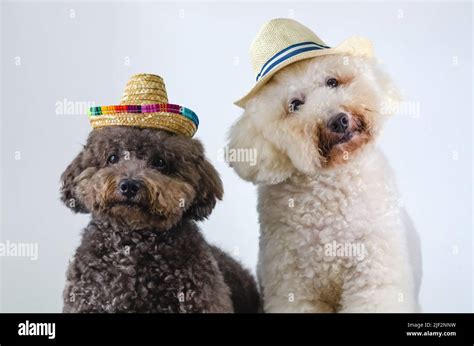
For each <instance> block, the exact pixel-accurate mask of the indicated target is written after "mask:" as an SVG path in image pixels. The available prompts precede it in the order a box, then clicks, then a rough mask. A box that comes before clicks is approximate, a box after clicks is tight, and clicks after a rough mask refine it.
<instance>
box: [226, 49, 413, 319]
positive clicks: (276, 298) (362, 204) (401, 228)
mask: <svg viewBox="0 0 474 346" xmlns="http://www.w3.org/2000/svg"><path fill="white" fill-rule="evenodd" d="M398 99H399V96H398V91H397V89H396V88H395V86H394V84H393V83H392V82H391V80H390V77H389V76H388V75H387V74H386V73H385V72H383V70H382V69H381V66H380V65H379V63H378V62H377V61H376V60H373V59H369V58H365V57H352V56H343V55H337V54H335V55H328V56H323V57H316V58H312V59H306V60H302V61H298V62H295V63H293V64H291V65H289V66H287V67H285V68H284V69H282V70H281V71H278V72H277V73H276V74H275V75H274V76H273V77H272V79H271V80H270V81H269V82H268V83H267V84H266V85H265V86H264V87H263V88H262V89H261V90H259V91H258V92H257V93H256V94H255V95H254V96H253V97H252V98H251V99H249V100H248V102H247V103H246V104H245V111H244V113H243V115H242V116H241V117H240V119H239V120H238V121H237V122H236V123H235V125H234V126H233V128H232V129H231V131H230V136H229V149H230V150H233V151H238V150H242V149H246V150H253V151H256V152H258V156H257V157H258V159H257V161H256V163H255V162H246V161H244V160H241V161H236V162H230V164H231V166H232V167H233V168H234V169H235V171H236V172H237V173H238V174H239V176H240V177H242V178H243V179H245V180H248V181H251V182H253V183H254V184H257V185H258V186H259V189H258V211H259V221H260V233H261V234H260V250H259V263H258V265H257V268H258V273H257V275H258V277H259V284H260V292H261V295H262V296H263V310H264V311H265V312H311V313H316V312H413V311H418V310H419V304H418V292H419V287H420V282H421V275H422V273H421V249H420V242H419V238H418V234H417V232H416V229H415V228H414V226H413V224H412V222H411V219H410V218H409V216H408V214H407V212H406V211H405V209H404V208H403V205H401V203H400V197H399V194H398V191H397V184H396V179H395V176H394V173H393V170H392V168H391V167H390V165H389V163H388V161H387V159H386V158H385V156H384V154H383V153H382V152H381V150H380V149H379V148H378V146H377V138H378V136H379V134H380V132H381V130H382V128H383V124H384V123H385V121H386V119H388V118H389V117H390V115H391V114H392V113H393V111H394V108H393V106H396V105H397V100H398ZM328 249H329V251H327V250H328ZM335 249H343V250H344V251H335ZM354 249H356V250H355V251H354ZM351 251H352V252H351Z"/></svg>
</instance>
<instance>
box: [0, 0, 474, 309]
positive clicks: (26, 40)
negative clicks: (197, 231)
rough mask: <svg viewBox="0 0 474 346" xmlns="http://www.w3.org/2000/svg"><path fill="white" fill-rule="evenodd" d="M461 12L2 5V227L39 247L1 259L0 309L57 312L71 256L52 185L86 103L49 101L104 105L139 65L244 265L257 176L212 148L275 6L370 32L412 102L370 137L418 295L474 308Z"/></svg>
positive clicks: (219, 234) (73, 239)
mask: <svg viewBox="0 0 474 346" xmlns="http://www.w3.org/2000/svg"><path fill="white" fill-rule="evenodd" d="M72 11H73V12H72ZM72 13H74V15H75V16H74V17H73V18H71V17H72ZM472 14H473V13H472V4H471V3H457V4H456V3H406V2H392V3H388V4H385V3H377V2H363V3H348V2H333V3H324V2H319V3H309V2H305V3H298V4H293V3H285V2H279V3H262V2H260V3H252V2H247V3H240V4H239V3H224V4H222V3H215V2H210V3H193V4H189V3H187V4H184V3H182V4H179V3H178V4H173V3H158V2H139V3H129V2H120V3H117V2H109V3H97V4H95V3H89V2H87V3H85V2H82V3H64V2H54V3H42V2H39V3H29V2H22V3H3V4H2V20H1V26H2V27H1V28H2V37H1V48H2V54H1V58H2V62H1V67H2V77H1V86H2V91H1V96H2V102H1V107H2V108H1V112H2V114H1V133H2V140H1V145H2V149H1V150H2V151H1V153H2V154H1V155H2V162H1V163H2V170H1V172H2V179H1V184H2V185H1V189H2V190H1V216H2V218H1V240H2V242H5V241H6V240H10V241H15V242H37V243H38V244H39V259H38V260H37V261H31V260H29V259H27V258H14V257H3V258H1V257H0V261H1V266H0V268H1V285H0V287H1V298H2V300H1V306H0V311H2V312H28V311H35V312H56V311H60V310H61V308H62V298H61V292H62V288H63V286H64V281H65V270H66V267H67V264H68V260H69V258H70V256H71V255H72V254H73V251H74V250H75V248H76V247H77V245H78V242H79V239H80V238H79V235H80V231H81V229H82V228H83V227H84V226H85V225H86V224H87V222H88V216H84V215H73V214H72V213H71V212H70V211H69V210H68V209H67V208H66V207H64V206H63V205H61V204H60V202H59V193H58V188H59V176H60V174H61V172H62V171H63V170H64V168H65V167H66V166H67V164H68V163H69V162H70V161H71V160H72V159H73V158H74V156H75V155H76V154H77V153H78V151H79V150H80V148H81V144H83V143H84V142H85V139H86V137H87V134H88V132H89V131H90V125H89V123H88V120H87V116H86V115H77V114H76V115H64V114H63V115H61V114H56V103H57V102H62V101H63V100H64V99H66V100H67V101H72V102H95V104H96V105H110V104H117V103H118V102H119V100H120V97H121V93H122V90H123V87H124V85H125V83H126V82H127V80H128V78H129V77H130V76H131V75H132V74H134V73H139V72H147V73H155V74H160V75H162V76H163V77H164V78H165V82H166V84H167V89H168V94H169V98H170V102H173V103H178V104H182V105H185V106H186V107H189V108H191V109H193V110H194V111H195V112H196V113H197V114H198V115H199V117H200V120H201V125H200V128H199V131H198V133H197V138H199V139H201V140H202V141H203V142H204V145H205V147H206V149H207V154H208V156H209V158H210V159H211V160H212V161H213V163H214V165H215V166H216V168H217V170H218V171H219V172H220V174H221V176H222V179H223V181H224V186H225V198H224V201H223V202H221V203H219V204H218V206H217V207H216V209H215V210H214V212H213V214H212V215H211V218H210V219H209V220H208V221H206V222H205V223H203V224H202V228H203V230H204V233H205V235H206V238H207V239H208V240H209V241H210V242H213V243H216V244H218V245H220V246H221V247H223V248H224V249H226V250H227V251H230V252H231V253H234V254H237V253H238V257H239V258H240V259H241V261H242V262H243V263H244V264H245V265H246V266H247V267H249V268H252V270H254V268H255V264H256V261H257V251H258V224H257V213H256V210H255V205H256V194H255V188H254V186H252V185H251V184H249V183H246V182H244V181H242V180H241V179H239V178H238V177H237V175H236V174H235V173H234V172H233V171H232V170H231V169H230V168H228V167H227V165H226V164H225V163H224V162H222V161H220V160H219V158H218V151H219V149H221V148H222V147H224V146H225V144H226V132H227V130H228V129H229V127H230V126H231V124H232V123H233V122H234V121H235V120H236V119H237V118H238V116H239V115H240V113H241V111H240V110H239V108H237V107H236V106H234V105H233V101H235V100H236V99H238V98H239V97H240V96H242V95H243V94H244V93H245V92H246V91H247V90H248V89H249V88H250V87H251V86H252V84H253V81H254V77H253V74H252V72H251V67H250V61H249V57H248V48H249V45H250V42H251V40H252V39H253V37H254V36H255V34H256V33H257V31H258V30H259V28H260V27H261V26H262V25H263V24H264V23H265V22H266V21H267V20H269V19H271V18H275V17H288V16H293V17H294V18H295V19H297V20H299V21H301V22H302V23H304V24H305V25H307V26H309V27H310V28H311V29H313V30H314V31H315V32H316V33H317V34H318V35H319V36H320V37H321V38H322V39H323V40H324V41H325V42H326V43H327V44H329V45H336V44H337V43H339V42H340V41H342V40H343V39H345V38H346V37H348V36H352V35H362V36H366V37H368V38H370V39H372V40H373V42H374V45H375V50H376V54H377V56H378V57H379V58H380V59H381V60H382V61H383V64H384V65H385V68H386V69H387V70H388V71H389V72H390V74H391V75H392V77H393V78H394V80H395V81H396V83H397V84H398V85H399V87H400V88H401V89H403V92H404V94H405V97H406V100H407V101H408V102H412V104H415V105H417V106H419V109H420V112H419V114H415V116H413V115H410V114H401V115H399V116H397V117H394V118H393V119H391V120H390V121H389V122H388V123H387V125H386V128H385V133H384V135H383V138H382V139H381V143H380V144H381V146H382V148H383V149H384V151H385V153H386V154H387V156H388V158H389V159H390V162H391V164H392V165H393V167H394V169H395V171H396V174H397V177H398V182H399V187H400V190H401V194H402V196H403V198H404V203H405V205H406V208H407V209H408V212H409V213H410V214H411V216H412V218H413V220H414V223H415V225H416V227H417V229H418V231H419V233H420V235H421V240H422V247H423V270H424V276H423V283H422V289H421V303H422V307H423V310H424V311H427V312H446V311H451V312H461V311H463V312H467V311H473V305H472V302H473V283H472V280H473V241H472V238H473V237H472V230H473V227H472V181H473V179H472V168H473V167H472V162H473V160H472V148H473V143H472V131H473V127H472V115H473V113H472V110H473V108H472V99H473V90H472ZM18 58H20V60H21V64H20V65H17V64H16V63H17V62H18ZM128 61H129V64H127V62H128ZM16 152H20V154H21V159H20V160H16V159H15V153H16Z"/></svg>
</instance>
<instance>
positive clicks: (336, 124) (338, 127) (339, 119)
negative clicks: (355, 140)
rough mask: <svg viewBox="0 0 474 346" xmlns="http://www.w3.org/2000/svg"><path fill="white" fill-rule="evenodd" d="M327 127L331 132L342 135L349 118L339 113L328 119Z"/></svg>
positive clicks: (347, 125)
mask: <svg viewBox="0 0 474 346" xmlns="http://www.w3.org/2000/svg"><path fill="white" fill-rule="evenodd" d="M328 127H329V129H330V130H331V131H332V132H336V133H343V132H345V131H346V130H347V128H348V127H349V116H348V115H347V114H346V113H339V114H337V115H335V116H333V117H332V118H331V119H329V122H328Z"/></svg>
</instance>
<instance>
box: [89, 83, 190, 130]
mask: <svg viewBox="0 0 474 346" xmlns="http://www.w3.org/2000/svg"><path fill="white" fill-rule="evenodd" d="M89 120H90V122H91V125H92V127H93V128H94V129H95V128H100V127H104V126H136V127H141V128H156V129H162V130H167V131H170V132H173V133H176V134H181V135H185V136H188V137H192V136H193V135H194V134H195V133H196V131H197V128H198V126H199V118H198V117H197V115H196V113H194V112H193V111H192V110H190V109H189V108H186V107H183V106H179V105H175V104H170V103H168V96H167V93H166V88H165V84H164V81H163V79H162V78H161V77H160V76H156V75H152V74H138V75H135V76H133V77H132V78H131V79H130V81H129V82H128V83H127V86H126V87H125V91H124V94H123V96H122V101H121V104H120V105H117V106H100V107H91V108H90V110H89Z"/></svg>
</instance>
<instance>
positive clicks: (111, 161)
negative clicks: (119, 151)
mask: <svg viewBox="0 0 474 346" xmlns="http://www.w3.org/2000/svg"><path fill="white" fill-rule="evenodd" d="M117 162H119V157H118V155H115V154H112V155H110V156H109V158H108V159H107V163H109V164H111V165H113V164H115V163H117Z"/></svg>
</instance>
